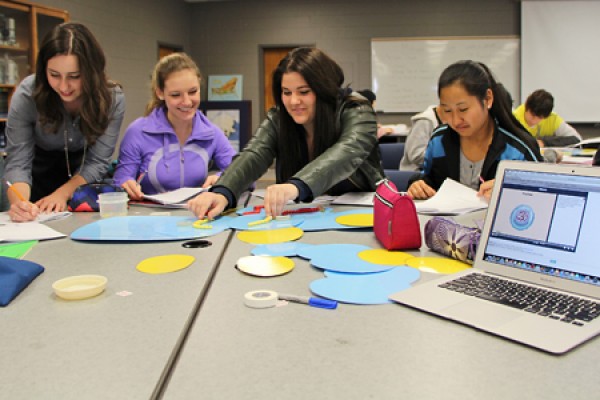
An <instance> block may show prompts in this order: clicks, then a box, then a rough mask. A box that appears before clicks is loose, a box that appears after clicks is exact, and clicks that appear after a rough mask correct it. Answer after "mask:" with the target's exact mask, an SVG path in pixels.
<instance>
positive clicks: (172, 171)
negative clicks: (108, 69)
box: [114, 53, 236, 200]
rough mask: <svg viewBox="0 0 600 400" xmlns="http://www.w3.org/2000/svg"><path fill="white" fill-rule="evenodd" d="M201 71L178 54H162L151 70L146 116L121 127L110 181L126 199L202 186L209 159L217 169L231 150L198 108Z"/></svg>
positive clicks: (211, 178)
mask: <svg viewBox="0 0 600 400" xmlns="http://www.w3.org/2000/svg"><path fill="white" fill-rule="evenodd" d="M201 81H202V76H201V74H200V70H199V69H198V67H197V65H196V63H194V61H193V60H192V59H191V58H190V57H189V56H187V55H186V54H183V53H174V54H170V55H168V56H166V57H163V58H162V59H161V60H160V61H159V62H158V63H157V64H156V67H155V68H154V72H153V74H152V98H151V100H150V102H149V103H148V105H147V107H146V115H145V116H144V117H141V118H138V119H137V120H135V121H134V122H133V123H131V125H129V127H128V128H127V131H126V132H125V136H124V137H123V141H122V142H121V145H120V149H119V162H118V164H117V168H116V171H115V175H114V183H115V184H116V185H119V186H121V187H123V188H124V189H125V190H126V191H127V193H128V194H129V197H130V198H131V199H132V200H140V199H141V198H142V196H143V195H144V194H156V193H162V192H167V191H171V190H175V189H178V188H181V187H200V186H201V187H208V186H211V185H212V184H213V183H214V182H216V180H217V179H218V175H216V174H213V175H209V167H210V166H211V161H213V162H214V168H216V169H218V170H219V171H223V170H224V169H225V168H227V167H228V166H229V164H230V163H231V160H232V158H233V156H234V155H235V154H236V151H235V150H234V149H233V148H232V147H231V144H230V143H229V140H228V139H227V137H226V136H225V134H224V133H223V131H222V130H221V129H220V128H218V127H217V126H216V125H214V124H213V123H212V122H210V121H209V120H208V118H206V117H205V116H204V115H203V114H202V113H201V112H200V111H199V110H198V105H199V104H200V82H201Z"/></svg>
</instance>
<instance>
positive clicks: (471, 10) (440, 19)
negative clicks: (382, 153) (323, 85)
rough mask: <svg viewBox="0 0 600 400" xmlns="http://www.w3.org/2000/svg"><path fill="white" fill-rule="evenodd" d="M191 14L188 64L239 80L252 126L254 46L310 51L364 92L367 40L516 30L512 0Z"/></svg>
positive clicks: (277, 0) (262, 7)
mask: <svg viewBox="0 0 600 400" xmlns="http://www.w3.org/2000/svg"><path fill="white" fill-rule="evenodd" d="M192 14H193V17H192V20H193V21H194V22H195V23H194V24H193V25H192V35H193V37H194V39H193V41H192V54H193V56H194V58H195V59H196V60H198V61H199V62H200V65H201V66H202V68H203V73H204V74H206V75H209V74H229V73H240V74H242V75H244V89H243V90H244V98H245V99H248V100H252V103H253V118H252V119H253V121H252V122H253V125H254V126H257V125H258V122H259V119H260V118H262V112H261V111H260V110H261V109H262V106H261V104H260V102H259V99H260V92H261V86H260V74H261V73H260V70H259V67H260V60H259V55H260V54H259V46H272V45H287V44H292V45H297V44H309V45H310V44H312V45H316V46H317V47H319V48H321V49H323V50H324V51H326V52H327V53H328V54H329V55H331V56H332V57H333V58H334V59H335V60H336V61H337V62H338V63H339V64H340V65H341V66H342V68H343V69H344V72H345V74H346V81H347V83H350V84H351V86H352V87H353V88H356V89H362V88H368V87H370V86H371V47H370V46H371V38H372V37H404V36H413V37H423V36H461V35H467V36H469V35H518V34H519V30H520V26H519V23H520V20H519V3H518V2H517V1H514V0H488V1H480V0H454V1H452V2H448V1H444V0H419V1H414V0H370V1H364V0H325V1H324V0H303V1H289V0H260V1H233V2H216V3H195V4H194V5H193V10H192ZM399 95H401V94H399ZM386 118H388V116H387V115H384V116H382V117H381V119H382V121H383V122H386ZM389 118H390V119H391V120H392V121H393V122H397V121H398V119H399V118H404V119H405V120H407V119H408V117H407V116H398V115H393V116H389Z"/></svg>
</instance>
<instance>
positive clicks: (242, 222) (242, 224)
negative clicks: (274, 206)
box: [229, 214, 303, 231]
mask: <svg viewBox="0 0 600 400" xmlns="http://www.w3.org/2000/svg"><path fill="white" fill-rule="evenodd" d="M261 219H265V215H264V214H251V215H242V216H241V217H236V218H232V219H231V221H230V222H229V227H230V228H232V229H237V230H238V231H266V230H270V229H282V228H291V227H294V226H298V225H301V224H302V221H303V220H302V217H299V216H293V217H292V218H290V219H286V220H281V221H279V220H276V219H273V220H271V221H269V222H267V223H264V224H260V225H254V226H248V223H249V222H254V221H258V220H261Z"/></svg>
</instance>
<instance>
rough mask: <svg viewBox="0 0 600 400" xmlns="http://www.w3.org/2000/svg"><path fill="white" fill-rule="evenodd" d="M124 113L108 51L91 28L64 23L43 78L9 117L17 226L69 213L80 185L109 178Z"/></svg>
mask: <svg viewBox="0 0 600 400" xmlns="http://www.w3.org/2000/svg"><path fill="white" fill-rule="evenodd" d="M124 114H125V96H124V95H123V91H122V90H121V87H120V86H119V85H118V84H117V83H115V82H113V81H111V80H109V79H108V78H107V76H106V58H105V56H104V51H103V50H102V48H101V47H100V44H99V43H98V41H97V40H96V38H95V37H94V36H93V34H92V33H91V32H90V31H89V29H87V28H86V27H85V26H83V25H81V24H77V23H64V24H60V25H57V26H56V27H54V28H53V29H52V30H51V31H50V32H48V34H47V35H46V36H45V37H44V40H43V41H42V43H41V45H40V50H39V52H38V55H37V61H36V66H35V75H30V76H28V77H26V78H25V79H23V81H22V82H21V83H20V84H19V86H18V87H17V90H16V91H15V94H14V95H13V96H12V100H11V102H10V110H9V111H8V121H7V124H6V138H7V147H6V153H7V158H6V166H5V173H4V179H6V180H7V181H9V182H11V183H12V184H13V188H14V189H15V190H9V191H8V199H9V201H10V203H11V206H10V210H9V212H8V213H9V216H10V218H11V220H12V221H32V220H34V219H35V218H36V217H37V216H38V214H39V213H40V212H53V211H58V212H60V211H65V210H66V209H67V202H68V201H69V199H70V198H71V197H72V196H73V193H74V192H75V190H76V189H77V188H78V187H79V186H81V185H84V184H86V183H95V182H98V181H101V180H102V179H104V176H105V174H106V171H107V170H108V165H109V162H110V157H111V156H112V154H113V151H114V149H115V146H116V144H117V139H118V137H119V131H120V129H121V123H122V122H123V115H124ZM15 191H16V193H20V195H21V196H22V197H23V199H24V201H23V200H22V199H21V198H19V196H18V195H17V194H16V193H15Z"/></svg>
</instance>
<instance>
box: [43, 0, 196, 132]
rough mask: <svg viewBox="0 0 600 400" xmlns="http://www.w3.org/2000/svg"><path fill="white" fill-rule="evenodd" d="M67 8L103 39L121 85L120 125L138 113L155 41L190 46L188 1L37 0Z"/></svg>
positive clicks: (112, 72)
mask: <svg viewBox="0 0 600 400" xmlns="http://www.w3.org/2000/svg"><path fill="white" fill-rule="evenodd" d="M37 2H38V3H39V4H44V5H47V6H51V7H56V8H60V9H64V10H67V11H69V14H70V16H71V21H73V22H81V23H83V24H85V25H86V26H87V27H88V28H90V30H91V31H92V32H93V33H94V35H95V36H96V38H97V39H98V41H99V42H100V44H101V45H102V47H103V49H104V52H105V54H106V57H107V64H108V74H109V76H110V78H111V79H114V80H116V81H119V82H120V83H121V84H122V85H123V89H124V91H125V99H126V103H127V109H126V112H125V120H124V121H123V125H122V128H121V131H122V132H124V131H125V129H126V128H127V126H128V125H129V123H131V122H132V121H133V120H134V119H136V118H137V117H139V116H141V115H142V114H143V112H144V109H145V106H146V102H147V101H148V98H149V94H150V75H151V73H152V69H153V67H154V64H155V63H156V61H157V52H158V42H161V43H168V44H173V45H178V46H183V48H184V50H185V51H190V49H191V40H192V32H191V29H190V26H191V21H192V19H191V15H190V14H191V13H190V10H191V7H192V5H190V4H188V3H185V2H184V1H183V0H125V1H122V0H37Z"/></svg>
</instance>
